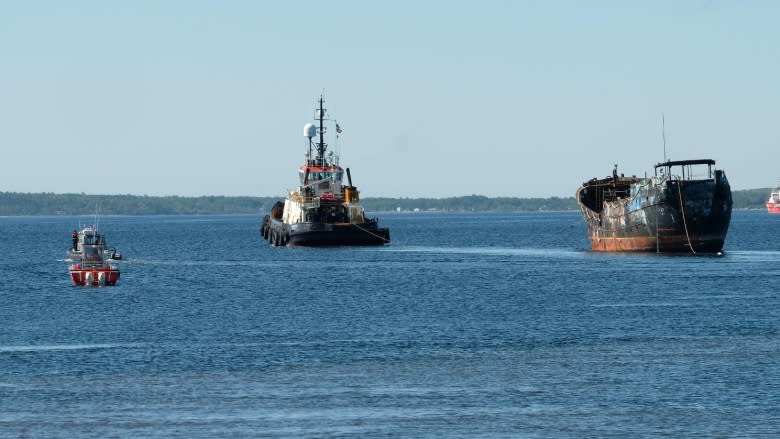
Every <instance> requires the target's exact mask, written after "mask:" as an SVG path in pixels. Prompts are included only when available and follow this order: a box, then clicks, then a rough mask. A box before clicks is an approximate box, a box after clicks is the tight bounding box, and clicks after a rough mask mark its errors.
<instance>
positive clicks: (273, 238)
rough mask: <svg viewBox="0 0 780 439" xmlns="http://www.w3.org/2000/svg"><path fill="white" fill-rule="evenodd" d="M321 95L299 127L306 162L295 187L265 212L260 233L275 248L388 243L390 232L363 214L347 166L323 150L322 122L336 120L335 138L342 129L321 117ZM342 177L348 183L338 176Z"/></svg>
mask: <svg viewBox="0 0 780 439" xmlns="http://www.w3.org/2000/svg"><path fill="white" fill-rule="evenodd" d="M325 113H326V111H325V108H324V102H323V98H322V96H320V99H319V108H317V109H316V110H315V123H308V124H306V125H305V126H304V127H303V135H304V137H305V138H306V139H307V141H306V146H305V148H306V151H305V161H304V164H303V165H302V166H301V167H300V168H299V169H298V179H299V185H298V187H297V188H296V189H295V190H292V191H289V192H288V194H287V198H286V199H285V200H284V202H281V201H279V202H277V203H276V204H274V206H273V207H272V208H271V213H270V214H269V215H265V217H264V218H263V221H262V223H261V225H260V234H261V235H262V237H263V238H264V239H266V240H268V242H269V243H270V244H271V245H273V246H276V247H281V246H309V247H315V246H340V245H382V244H386V243H389V242H390V230H389V229H388V228H386V227H379V221H378V220H377V219H376V218H368V217H366V213H365V210H364V209H363V206H361V204H360V195H359V192H358V189H357V187H355V186H353V185H352V174H351V173H350V170H349V168H346V172H345V169H344V168H342V167H341V166H340V165H339V156H338V155H337V154H334V153H333V151H327V149H328V145H327V143H325V133H326V131H327V127H326V124H325V122H326V121H328V122H332V123H335V128H336V141H338V135H339V134H340V133H341V132H342V129H341V127H340V126H339V125H338V123H336V122H335V121H330V120H328V119H327V118H326V116H325ZM345 174H346V177H347V184H344V182H343V179H344V177H345Z"/></svg>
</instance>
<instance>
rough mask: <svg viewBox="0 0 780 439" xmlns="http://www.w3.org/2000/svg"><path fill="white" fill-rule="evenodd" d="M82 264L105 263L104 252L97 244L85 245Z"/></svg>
mask: <svg viewBox="0 0 780 439" xmlns="http://www.w3.org/2000/svg"><path fill="white" fill-rule="evenodd" d="M81 265H84V266H95V265H103V252H102V251H101V250H100V247H98V246H96V245H85V246H84V247H83V249H82V253H81Z"/></svg>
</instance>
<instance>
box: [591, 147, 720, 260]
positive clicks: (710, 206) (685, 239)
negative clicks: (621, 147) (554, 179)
mask: <svg viewBox="0 0 780 439" xmlns="http://www.w3.org/2000/svg"><path fill="white" fill-rule="evenodd" d="M714 165H715V160H711V159H703V160H682V161H666V162H663V163H658V164H656V165H655V175H654V176H653V177H649V178H648V177H645V178H638V177H636V176H632V177H625V176H623V174H621V175H620V176H618V172H617V164H616V165H615V168H614V170H613V171H612V176H611V177H607V178H603V179H596V178H593V179H591V180H589V181H586V182H585V183H583V184H582V186H580V188H579V189H578V190H577V195H576V198H577V202H578V204H579V206H580V210H582V215H583V216H584V218H585V223H586V224H587V226H588V233H589V238H590V243H591V248H592V249H593V250H594V251H605V252H622V251H636V252H659V253H661V252H672V253H694V254H695V253H718V252H720V251H721V250H722V249H723V242H724V241H725V239H726V233H727V232H728V229H729V223H730V222H731V207H732V199H731V186H730V185H729V182H728V179H727V178H726V173H725V172H724V171H722V170H718V169H716V170H714V171H713V169H712V167H713V166H714ZM694 166H696V168H694ZM704 166H706V171H704V172H706V173H705V174H703V175H702V174H701V170H702V168H703V167H704ZM695 172H697V173H695Z"/></svg>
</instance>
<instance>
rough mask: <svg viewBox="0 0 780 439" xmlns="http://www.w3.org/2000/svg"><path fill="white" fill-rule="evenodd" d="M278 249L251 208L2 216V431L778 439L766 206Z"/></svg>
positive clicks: (436, 225) (495, 224)
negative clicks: (94, 217) (640, 230)
mask: <svg viewBox="0 0 780 439" xmlns="http://www.w3.org/2000/svg"><path fill="white" fill-rule="evenodd" d="M379 217H380V220H381V223H382V224H384V225H387V226H389V227H390V228H391V238H392V243H391V244H390V245H388V246H384V247H374V248H327V249H306V248H297V249H292V248H272V247H270V246H269V245H268V244H267V243H265V242H264V241H262V240H261V238H260V236H259V234H258V226H259V221H260V215H259V214H258V215H257V216H144V217H104V218H101V222H100V225H99V226H100V228H101V230H102V231H103V232H105V233H106V235H107V239H108V242H109V244H110V245H114V246H116V247H118V249H119V250H121V251H122V252H123V254H124V256H125V258H126V260H125V261H123V262H121V263H120V268H121V270H122V277H121V279H120V280H119V283H118V285H117V286H116V287H106V288H78V287H73V286H71V285H70V282H69V279H68V274H67V265H68V264H67V262H65V261H64V258H65V252H66V249H67V248H68V246H69V245H70V232H71V230H73V228H75V227H77V226H78V225H79V224H81V225H85V224H87V223H90V222H91V219H90V217H23V218H0V243H1V246H0V248H2V249H3V254H4V256H5V258H4V261H3V264H2V265H0V436H1V437H296V438H297V437H360V438H366V437H490V438H493V437H529V438H536V437H538V438H547V437H577V438H580V437H653V436H664V437H771V436H774V437H777V436H778V435H779V434H780V411H778V407H780V372H779V371H780V333H779V328H780V292H779V291H780V287H778V286H779V285H780V240H778V239H777V237H778V236H780V215H778V216H772V215H768V214H766V213H764V212H746V211H738V212H735V213H734V217H733V220H732V226H731V230H730V232H729V237H728V239H727V242H726V246H725V253H724V255H722V256H679V255H677V256H663V255H644V254H600V253H593V252H590V251H588V242H587V240H586V234H585V230H584V225H583V222H582V219H581V218H580V216H579V213H576V212H558V213H550V212H538V213H488V214H481V213H468V214H456V213H417V214H412V213H401V214H399V213H386V214H380V215H379Z"/></svg>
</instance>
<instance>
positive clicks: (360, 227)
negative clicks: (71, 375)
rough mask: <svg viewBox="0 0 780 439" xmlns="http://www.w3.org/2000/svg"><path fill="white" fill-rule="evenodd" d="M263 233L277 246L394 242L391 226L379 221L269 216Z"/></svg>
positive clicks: (263, 226)
mask: <svg viewBox="0 0 780 439" xmlns="http://www.w3.org/2000/svg"><path fill="white" fill-rule="evenodd" d="M260 233H261V236H263V238H264V239H266V240H268V242H269V243H270V244H272V245H274V246H301V247H333V246H344V245H347V246H371V245H384V244H387V243H388V242H390V230H389V229H388V228H383V227H378V225H377V222H376V221H374V220H372V221H366V222H364V223H357V224H355V223H319V222H302V223H297V224H285V223H283V222H281V221H279V220H277V219H272V218H270V217H269V216H266V217H265V218H264V219H263V224H262V225H261V227H260Z"/></svg>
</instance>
